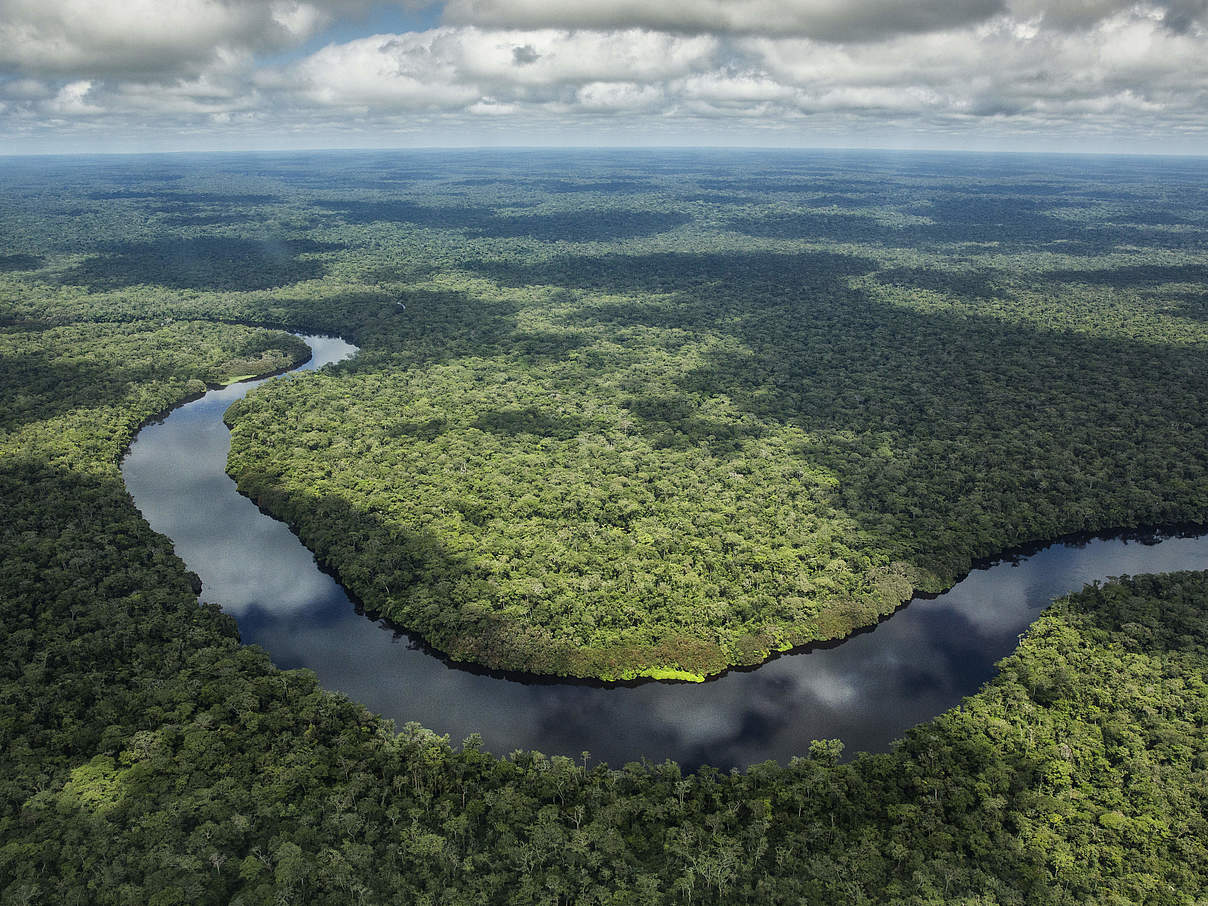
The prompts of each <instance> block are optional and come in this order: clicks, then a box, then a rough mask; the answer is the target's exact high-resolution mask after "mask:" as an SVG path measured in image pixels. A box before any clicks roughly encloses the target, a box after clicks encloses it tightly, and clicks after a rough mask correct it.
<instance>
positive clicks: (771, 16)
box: [445, 0, 1004, 41]
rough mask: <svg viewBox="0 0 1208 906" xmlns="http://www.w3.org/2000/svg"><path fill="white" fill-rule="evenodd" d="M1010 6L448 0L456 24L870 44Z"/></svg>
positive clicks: (804, 0) (989, 2)
mask: <svg viewBox="0 0 1208 906" xmlns="http://www.w3.org/2000/svg"><path fill="white" fill-rule="evenodd" d="M1003 4H1004V0H912V2H902V0H663V2H659V3H651V2H649V0H563V2H559V3H549V2H547V0H449V2H448V3H447V4H446V6H445V17H446V19H447V20H448V21H449V22H453V23H458V24H472V25H480V26H492V27H505V28H591V29H626V28H649V29H654V30H658V31H673V32H681V33H701V32H711V33H716V34H772V35H776V34H780V35H808V36H810V37H813V38H816V39H820V40H828V41H867V40H874V39H877V38H881V37H885V36H887V35H893V34H903V33H917V32H925V31H935V30H937V29H943V28H954V27H958V26H961V25H966V24H969V23H973V22H981V21H984V20H986V19H988V18H989V17H991V16H993V15H995V14H996V13H1000V12H1002V11H1003V10H1004V5H1003Z"/></svg>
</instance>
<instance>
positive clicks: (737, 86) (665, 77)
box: [0, 0, 1208, 144]
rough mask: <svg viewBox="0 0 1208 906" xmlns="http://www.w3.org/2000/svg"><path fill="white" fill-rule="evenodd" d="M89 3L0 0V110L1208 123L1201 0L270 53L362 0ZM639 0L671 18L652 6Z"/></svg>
mask: <svg viewBox="0 0 1208 906" xmlns="http://www.w3.org/2000/svg"><path fill="white" fill-rule="evenodd" d="M85 2H87V0H53V2H48V3H44V4H42V5H41V6H38V5H36V4H35V3H34V2H33V0H0V13H2V14H3V15H0V72H3V70H4V69H7V70H8V71H9V73H10V75H9V77H8V78H7V79H5V78H4V77H3V76H2V75H0V104H3V107H2V108H0V132H6V133H7V134H8V135H10V136H15V137H17V138H19V139H22V140H24V138H23V137H26V136H35V135H46V136H53V135H56V134H58V135H64V136H66V135H71V134H75V133H77V132H78V133H80V134H85V133H86V134H87V135H89V136H96V135H99V134H102V132H103V130H105V129H109V130H111V131H113V132H115V133H120V132H121V131H122V130H133V131H138V130H143V132H144V133H146V134H150V133H153V132H163V133H171V132H172V130H177V131H178V132H179V134H182V135H183V134H185V133H189V134H192V135H197V134H215V135H217V134H223V135H229V136H231V139H230V141H231V142H234V143H238V142H239V141H240V137H241V136H242V137H243V139H244V140H250V139H249V138H248V137H250V136H253V135H263V136H266V137H267V138H266V139H265V140H266V141H267V140H277V141H281V140H283V139H284V140H285V141H287V142H288V141H289V140H290V137H291V136H295V135H296V136H304V137H310V136H317V135H319V134H321V133H324V130H326V134H330V135H333V136H336V137H338V138H339V139H340V140H343V141H356V142H358V143H362V144H363V143H367V142H366V141H365V138H366V137H368V138H374V137H382V138H383V140H385V139H384V137H387V136H395V137H396V138H398V139H400V140H402V141H403V143H406V142H407V141H408V140H409V138H408V137H409V136H411V135H415V136H423V137H426V141H427V143H432V142H433V141H435V140H441V141H447V140H449V138H450V137H451V138H452V139H453V140H454V141H456V140H459V138H458V137H459V136H460V137H464V138H461V139H460V140H470V141H473V140H474V138H475V137H478V138H481V137H491V136H500V137H504V138H503V139H499V140H506V137H507V136H512V137H513V138H512V139H511V140H513V141H519V142H522V143H528V142H529V141H530V140H531V137H532V136H534V135H561V134H564V133H565V134H570V135H574V137H575V140H576V141H583V140H599V139H598V138H597V137H601V136H602V137H608V136H620V135H630V136H633V137H634V138H635V139H636V140H638V141H650V140H658V137H659V136H660V135H671V134H675V135H679V136H686V137H688V138H691V137H692V136H699V135H707V136H709V137H710V138H709V139H707V140H710V141H711V140H714V138H715V137H716V136H719V135H720V136H725V135H727V134H733V135H734V136H735V137H736V138H741V139H742V140H744V141H755V142H756V143H758V141H757V140H758V136H759V134H761V133H763V132H767V133H769V134H771V133H773V132H776V133H780V134H781V135H784V136H796V142H797V143H798V144H810V143H816V142H818V141H819V140H820V139H829V138H830V137H836V136H843V135H847V136H855V137H857V138H858V137H859V136H863V135H868V134H880V135H899V134H911V135H922V136H926V135H934V136H939V137H941V140H942V141H947V142H949V143H953V142H956V143H959V142H960V140H961V139H960V138H959V137H960V136H974V137H976V136H993V135H994V134H1000V135H1017V136H1061V135H1075V134H1094V135H1100V136H1111V135H1116V136H1120V137H1122V138H1128V137H1135V136H1138V135H1153V136H1159V135H1162V134H1163V133H1164V132H1165V133H1166V134H1171V135H1181V136H1184V137H1190V138H1188V139H1187V140H1188V141H1195V140H1199V141H1202V140H1203V136H1204V135H1205V132H1206V131H1208V37H1206V34H1205V30H1204V26H1203V24H1202V19H1203V13H1204V7H1205V4H1208V0H1168V2H1164V3H1162V4H1159V5H1155V4H1150V5H1141V6H1137V5H1135V4H1125V3H1123V2H1121V0H1002V2H1003V3H1005V4H1006V7H1005V8H1004V10H1000V11H998V12H995V10H998V9H999V8H998V6H997V5H995V3H997V0H994V2H991V0H985V2H982V0H974V2H970V3H962V2H957V0H945V2H930V0H928V2H924V3H922V4H919V5H917V6H911V5H910V4H903V3H898V2H897V0H894V3H893V4H892V5H893V6H894V7H895V9H894V10H890V9H889V6H890V4H889V3H888V2H887V0H874V2H870V3H867V2H866V3H848V4H842V5H841V4H840V3H839V2H838V0H810V2H790V3H782V4H772V3H771V2H770V0H734V2H728V3H722V2H721V0H703V2H696V3H688V2H686V0H670V2H668V3H666V4H663V5H661V6H659V5H656V4H649V3H643V4H641V5H639V4H638V3H636V2H633V0H599V2H597V3H592V4H587V3H585V2H578V0H575V2H568V3H563V4H557V5H554V4H546V3H540V4H538V3H537V2H536V0H474V2H471V0H453V3H452V5H451V6H450V7H449V10H448V18H450V19H453V18H457V17H459V16H466V17H468V16H469V15H470V14H471V13H472V14H473V15H475V16H478V17H479V18H483V19H490V18H491V17H496V18H506V16H505V14H507V16H510V17H512V18H517V19H519V20H524V17H525V16H529V17H530V18H532V19H533V20H534V21H536V20H537V19H541V21H542V22H546V21H547V20H550V19H551V17H552V18H553V19H561V20H565V23H566V24H565V27H554V26H544V27H519V26H517V27H507V28H504V27H497V26H490V25H484V24H477V25H445V26H441V27H438V28H431V29H428V30H425V31H413V32H405V33H402V34H384V35H374V36H371V37H364V38H359V39H356V40H345V41H341V42H333V43H330V44H327V45H326V46H322V47H320V48H319V49H318V50H316V51H314V52H312V53H308V54H306V55H305V56H302V57H300V58H297V59H293V60H290V59H288V58H286V60H284V61H282V59H281V58H280V57H270V58H269V59H271V60H274V62H272V63H267V62H264V60H263V59H262V58H258V54H263V53H264V52H266V51H268V52H273V53H276V52H277V51H279V50H280V49H282V48H288V47H296V46H298V45H299V43H300V42H302V41H303V40H306V39H308V38H313V37H314V36H315V35H317V34H321V28H322V23H323V22H326V21H330V20H332V17H333V16H336V15H338V14H341V13H346V12H348V11H349V10H355V9H360V8H362V7H361V5H360V4H361V0H313V2H306V3H303V2H289V3H286V2H283V0H281V2H277V0H247V2H244V3H239V4H235V3H233V2H228V0H180V4H179V10H178V11H177V13H176V16H177V18H176V19H174V20H173V21H174V23H176V24H177V25H179V24H180V23H182V22H188V23H192V26H191V27H189V28H183V27H173V28H171V29H169V28H167V27H166V26H165V25H164V24H163V23H162V22H156V21H154V17H153V16H152V15H151V13H150V12H148V10H149V9H150V6H149V5H148V6H147V7H146V8H143V7H140V6H139V4H143V3H145V4H150V3H151V2H152V0H123V2H122V4H121V5H120V9H119V5H118V0H102V6H105V5H107V4H110V3H112V4H113V8H114V10H118V11H117V12H113V15H112V16H110V15H109V14H108V12H105V11H104V9H102V12H101V13H100V14H98V15H95V16H93V17H92V19H93V20H95V21H89V17H88V16H83V15H82V14H79V13H80V8H82V4H84V3H85ZM93 5H94V6H95V5H96V4H95V3H94V4H93ZM555 6H556V7H557V8H556V9H555V10H554V12H552V13H551V12H550V9H552V8H553V7H555ZM656 6H657V7H658V8H657V9H655V7H656ZM77 7H80V8H77ZM647 7H648V8H649V9H647ZM899 7H900V8H899ZM908 7H909V9H907V8H908ZM542 11H544V12H542ZM630 13H632V15H630ZM639 13H642V14H643V15H646V16H647V17H650V16H655V17H659V21H661V22H662V23H663V24H664V26H665V28H663V29H655V28H651V27H639V26H640V25H641V23H640V22H638V20H636V19H634V21H630V19H633V17H636V16H638V14H639ZM522 14H523V15H522ZM874 14H876V15H874ZM877 15H879V16H880V18H879V21H877V22H875V23H873V19H874V18H877ZM945 16H949V17H951V21H947V22H945V21H944V17H945ZM626 17H629V18H626ZM694 17H695V18H694ZM140 18H141V19H144V20H146V21H141V22H140V21H136V20H139V19H140ZM651 21H653V20H651ZM593 23H594V25H593ZM521 24H523V21H522V23H521ZM621 24H625V25H626V27H620V25H621ZM646 24H647V25H649V24H650V23H649V22H647V23H646ZM572 25H573V26H574V27H571V26H572ZM589 26H593V27H589ZM756 26H759V27H756ZM874 33H875V40H874ZM839 35H847V36H848V38H849V40H839V39H838V38H837V36H839ZM14 36H24V37H22V38H21V40H20V41H16V38H15V37H14ZM15 41H16V43H14V42H15ZM320 41H321V39H320ZM592 130H594V132H593V131H592ZM727 130H728V131H729V132H727ZM438 136H439V137H440V138H438ZM1197 136H1198V137H1199V138H1198V139H1197V138H1196V137H1197ZM90 140H91V139H90ZM417 140H418V139H417ZM493 140H494V139H493ZM835 140H836V141H839V140H841V139H839V138H835ZM857 143H858V142H857Z"/></svg>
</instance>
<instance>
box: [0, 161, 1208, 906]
mask: <svg viewBox="0 0 1208 906" xmlns="http://www.w3.org/2000/svg"><path fill="white" fill-rule="evenodd" d="M1206 251H1208V163H1206V162H1205V161H1202V160H1194V159H1192V160H1176V159H1169V160H1166V159H1114V158H1077V157H1030V156H1003V157H993V156H974V155H968V156H963V155H948V156H944V155H923V154H920V155H912V154H880V155H879V154H847V153H809V154H807V153H792V154H790V153H776V152H764V153H758V154H756V153H746V152H659V153H654V152H637V151H632V152H609V153H588V152H578V153H572V152H558V153H553V152H548V153H547V152H508V153H503V152H499V153H485V152H456V153H444V152H442V153H439V154H436V153H418V152H416V153H395V152H391V153H385V152H382V153H356V154H353V153H348V154H334V153H333V154H324V155H294V156H280V157H273V156H264V155H256V156H250V155H249V156H237V155H205V156H171V157H151V158H95V159H90V158H80V159H67V158H51V159H32V158H31V159H7V160H3V161H0V512H3V514H4V516H3V519H0V646H2V648H3V653H4V658H3V660H2V661H0V746H2V747H3V751H4V752H5V757H4V759H3V760H0V786H2V789H3V793H2V794H0V903H3V904H8V903H55V904H59V903H154V904H159V906H168V904H173V903H181V904H185V903H188V904H192V903H244V904H253V903H257V904H258V903H266V904H267V903H282V902H296V903H327V902H330V903H354V902H361V903H376V902H406V903H432V904H437V903H449V904H452V903H534V904H537V903H549V904H561V903H576V904H580V903H600V904H631V903H651V904H654V903H659V904H661V903H681V902H682V903H685V904H695V903H700V904H709V903H751V902H766V903H800V902H807V903H836V902H844V903H846V902H851V903H860V902H867V903H874V902H877V903H880V902H897V903H910V904H925V903H937V904H938V903H965V904H989V903H1020V904H1022V903H1040V902H1043V903H1057V904H1062V903H1090V902H1094V903H1121V904H1123V903H1155V904H1187V906H1191V904H1195V903H1197V902H1200V901H1202V900H1203V899H1204V898H1205V897H1206V896H1208V848H1206V845H1205V840H1208V735H1206V734H1205V732H1204V728H1205V723H1206V722H1208V684H1206V680H1205V677H1206V676H1208V647H1206V646H1208V631H1206V630H1208V627H1206V625H1205V620H1208V574H1189V573H1183V574H1175V575H1171V576H1166V577H1137V578H1127V577H1126V578H1123V579H1121V580H1119V581H1114V582H1111V583H1108V584H1106V585H1103V586H1101V587H1092V588H1088V589H1087V590H1086V591H1084V592H1082V593H1081V594H1077V595H1073V596H1071V597H1070V598H1067V599H1063V600H1062V601H1060V602H1058V603H1057V604H1055V605H1054V606H1053V607H1052V608H1050V609H1049V610H1048V611H1046V612H1045V613H1044V615H1043V616H1042V617H1041V618H1040V619H1039V621H1038V622H1037V623H1036V624H1035V625H1034V626H1033V628H1032V629H1031V630H1030V632H1029V633H1028V634H1027V636H1026V637H1025V638H1024V639H1023V640H1022V641H1021V644H1020V647H1019V649H1018V650H1017V652H1016V653H1015V654H1013V655H1012V656H1011V657H1010V658H1008V659H1007V660H1006V661H1004V662H1003V664H1002V665H1001V672H1000V675H999V677H998V678H997V679H995V680H994V681H993V682H991V683H990V684H989V685H988V686H987V687H986V688H985V689H984V690H983V691H982V692H981V693H979V694H978V695H977V696H975V697H973V698H971V699H969V700H967V701H966V702H965V703H964V704H963V705H962V706H961V707H960V708H958V709H955V710H953V711H951V712H949V713H947V714H944V715H942V716H941V717H939V718H937V719H936V720H934V721H932V722H930V723H928V724H924V725H922V726H920V727H918V728H916V729H915V730H913V731H911V733H909V734H908V735H907V737H906V739H904V740H903V741H902V742H901V743H900V744H899V745H898V746H897V747H896V748H895V750H894V751H893V752H892V753H889V754H885V755H877V756H867V755H862V756H859V757H857V758H856V759H855V760H854V761H850V762H844V761H841V758H840V756H841V753H842V745H841V742H840V741H836V740H822V741H818V742H816V743H814V745H813V746H811V747H810V749H809V751H806V752H802V753H801V756H800V757H799V758H797V759H794V760H793V761H792V763H790V764H787V765H777V764H773V763H769V764H765V765H757V766H754V767H752V768H750V769H748V770H747V771H743V772H732V773H728V774H724V773H721V772H719V771H716V770H714V769H711V768H707V767H706V768H703V769H701V770H699V771H697V772H695V773H685V772H683V771H682V770H681V769H680V768H679V767H678V766H676V765H674V764H672V763H665V764H661V765H656V764H650V763H642V764H633V765H628V766H611V767H609V766H606V765H600V764H596V763H591V762H590V761H589V759H587V758H581V759H574V760H572V759H569V758H566V757H562V756H551V757H547V756H545V755H541V754H539V753H526V752H518V753H513V754H512V755H510V756H508V757H504V758H498V757H496V756H495V755H491V754H488V753H486V752H484V751H482V750H481V745H480V743H479V742H478V741H477V740H475V739H473V738H471V739H470V740H466V741H465V742H464V743H459V744H451V743H450V741H449V740H447V739H444V738H439V737H436V736H435V735H434V734H432V733H431V732H429V731H427V730H425V729H423V728H421V727H419V726H416V725H409V726H407V727H405V728H404V729H403V732H402V733H399V732H398V731H397V728H395V727H393V726H392V725H391V724H389V723H388V722H385V721H383V720H381V719H380V718H377V717H375V716H374V715H372V714H370V713H368V712H367V711H366V710H365V709H363V708H362V707H360V706H358V705H356V704H355V703H352V702H349V701H347V700H346V699H344V698H343V697H341V696H338V695H335V694H332V693H330V692H327V691H324V690H322V689H320V688H319V687H318V686H317V684H316V682H315V679H314V677H313V676H312V675H310V674H308V673H306V672H305V671H279V670H277V669H276V668H275V667H273V666H272V665H271V664H270V662H269V661H268V658H267V656H266V655H265V654H264V653H263V652H261V651H259V650H258V649H252V648H246V647H243V646H241V645H240V644H239V642H238V631H237V628H236V627H235V625H234V622H233V621H232V620H231V619H230V618H229V617H227V616H225V615H223V614H222V613H220V612H219V611H218V609H217V608H216V607H214V606H212V605H205V604H201V605H199V604H198V599H197V594H198V584H199V583H198V581H197V578H196V576H192V575H190V574H189V573H188V572H187V571H186V569H185V567H184V565H183V564H182V563H181V562H180V560H179V559H178V558H176V556H175V555H174V553H173V552H172V548H171V543H170V542H169V541H168V540H167V539H165V538H163V537H162V536H158V535H156V534H155V533H153V532H152V531H151V530H150V528H149V527H148V526H147V524H146V522H145V521H144V520H143V519H142V517H141V515H140V514H139V513H138V511H137V510H136V509H135V508H134V506H133V504H132V503H131V500H130V498H129V495H128V494H127V493H126V491H125V488H124V487H123V485H122V482H121V477H120V473H119V471H118V468H117V461H118V459H119V457H120V455H121V453H122V451H123V450H124V449H125V447H126V445H127V444H128V443H129V442H130V440H131V438H132V437H133V436H134V434H135V433H136V431H137V429H138V427H139V426H140V425H141V424H143V423H144V422H145V421H146V420H147V419H149V418H151V417H153V416H154V415H155V414H156V413H159V412H162V411H164V410H165V409H167V408H169V407H171V406H172V405H174V404H175V403H178V402H180V401H181V400H183V399H186V398H189V397H191V396H195V395H197V394H198V393H200V392H201V391H203V390H204V389H205V388H206V387H207V386H216V385H221V384H223V383H226V382H229V381H231V380H235V379H239V378H243V377H247V376H249V375H255V374H268V373H272V372H275V371H279V370H281V369H282V368H284V367H287V366H288V365H290V364H293V363H296V362H298V361H300V360H301V359H302V358H304V357H305V355H306V352H305V349H304V348H303V346H302V344H301V343H300V342H299V341H298V340H296V339H295V338H294V337H291V336H290V335H289V334H288V333H285V332H283V331H294V330H307V331H315V332H326V333H332V334H337V335H340V336H343V337H345V338H347V339H348V340H350V341H351V342H355V343H356V344H358V345H359V346H360V347H361V352H360V354H359V355H358V356H357V357H356V358H355V359H354V360H352V361H350V362H346V363H343V364H340V365H337V366H334V367H330V368H328V369H325V370H324V371H322V372H319V373H315V374H310V375H307V376H306V377H304V378H299V379H296V380H290V381H281V382H276V383H273V384H271V385H268V386H266V387H265V388H263V389H261V390H258V391H257V392H255V393H254V394H253V395H252V396H250V397H249V398H247V399H246V400H244V401H242V402H240V403H238V404H236V405H235V406H234V407H232V409H231V410H230V411H228V413H227V416H226V418H227V422H228V424H229V425H230V427H231V430H232V439H233V448H232V453H231V458H230V460H229V464H228V468H229V471H230V473H231V475H232V477H233V478H235V480H236V481H237V482H238V485H239V487H240V489H241V490H242V491H243V492H244V493H246V494H247V495H249V496H250V497H251V498H253V499H254V500H255V501H256V502H258V503H259V504H260V505H261V506H262V507H264V508H265V509H266V510H268V511H269V512H271V513H272V514H274V515H276V516H278V517H279V518H281V519H283V520H285V521H286V522H288V523H289V524H290V526H291V527H293V528H294V530H295V531H296V532H297V533H298V534H299V536H300V537H301V538H302V540H303V541H304V542H305V543H306V545H307V546H308V547H310V548H311V549H312V550H313V551H315V553H316V555H317V556H318V557H319V559H320V560H321V562H323V563H324V564H325V565H326V566H328V567H329V568H330V569H332V570H333V571H334V572H335V574H336V575H338V576H339V578H340V580H341V582H343V583H344V584H345V585H346V586H347V587H348V588H349V590H350V591H352V592H353V593H354V594H355V595H356V596H357V597H358V598H359V599H360V600H362V601H364V602H365V605H366V607H367V608H368V609H369V610H371V611H374V612H380V613H382V614H384V615H386V616H388V617H389V618H390V619H391V620H392V621H393V622H395V623H397V624H399V625H401V626H404V627H406V628H408V629H409V630H413V631H414V632H416V633H417V634H418V635H420V636H422V637H423V638H424V639H425V640H426V641H427V642H428V643H430V644H431V645H432V646H434V647H435V648H436V649H438V650H439V651H442V652H444V653H447V654H448V655H450V656H451V657H452V658H453V659H455V660H461V661H472V662H476V663H478V664H483V665H486V666H489V667H496V668H504V669H509V670H517V671H525V672H529V673H540V674H553V675H564V676H575V677H587V678H602V679H619V678H633V677H642V676H645V677H677V678H691V679H700V678H703V677H705V676H707V675H710V674H715V673H717V672H719V671H721V670H724V669H725V668H727V667H728V666H731V665H755V664H758V663H760V662H761V661H763V660H764V659H766V658H767V657H768V656H769V655H770V654H771V653H773V652H776V651H784V650H787V649H790V648H792V647H795V646H799V645H802V644H805V643H809V642H812V641H817V640H826V639H837V638H841V637H843V636H845V635H847V634H848V633H850V632H851V631H852V630H853V629H855V628H857V627H861V626H865V625H868V624H870V623H873V622H875V621H876V620H877V619H879V618H880V617H881V616H883V615H884V614H886V613H888V612H890V611H892V610H893V609H894V608H895V607H897V606H898V605H899V604H900V603H901V602H902V601H904V600H906V599H908V598H909V597H910V596H911V595H912V594H913V593H914V592H915V591H917V590H922V591H938V590H940V589H942V588H945V587H947V586H949V585H951V584H952V583H953V582H954V581H955V580H956V579H957V578H958V577H959V576H960V575H961V574H962V573H964V572H965V571H967V570H968V569H969V567H970V565H971V564H972V562H973V561H974V560H975V559H976V558H979V557H985V556H989V555H993V554H996V553H999V552H1002V551H1004V550H1007V549H1010V548H1013V547H1017V546H1019V545H1022V544H1026V543H1029V542H1034V541H1038V540H1044V539H1047V538H1052V537H1055V536H1057V535H1062V534H1067V533H1071V532H1079V531H1091V530H1102V529H1111V528H1125V527H1130V526H1138V525H1152V524H1163V523H1175V522H1180V523H1181V522H1198V523H1206V522H1208V409H1206V407H1205V405H1204V401H1205V400H1206V399H1208V356H1206V355H1205V352H1206V351H1208V263H1206V262H1208V257H1206V254H1205V253H1206ZM202 600H204V591H203V593H202Z"/></svg>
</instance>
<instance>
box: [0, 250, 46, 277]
mask: <svg viewBox="0 0 1208 906" xmlns="http://www.w3.org/2000/svg"><path fill="white" fill-rule="evenodd" d="M45 263H46V259H45V258H44V257H42V256H41V255H23V254H17V255H0V274H7V273H12V272H13V271H36V270H38V269H39V268H40V267H42V265H44V264H45Z"/></svg>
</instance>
